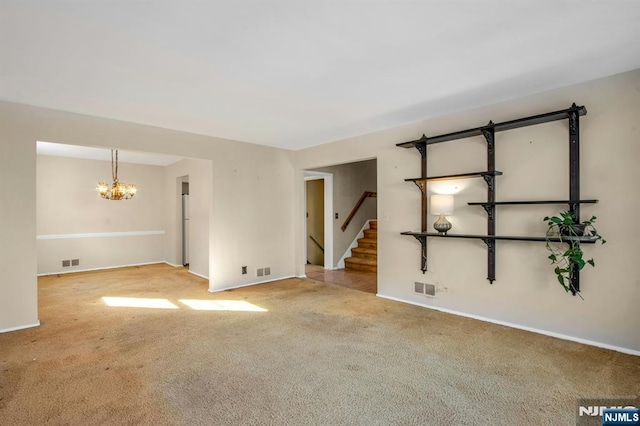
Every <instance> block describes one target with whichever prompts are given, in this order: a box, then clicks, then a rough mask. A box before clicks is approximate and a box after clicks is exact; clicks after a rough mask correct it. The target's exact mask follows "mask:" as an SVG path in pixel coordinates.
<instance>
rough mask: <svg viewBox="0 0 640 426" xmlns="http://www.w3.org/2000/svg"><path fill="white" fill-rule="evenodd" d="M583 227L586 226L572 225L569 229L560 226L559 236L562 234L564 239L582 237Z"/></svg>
mask: <svg viewBox="0 0 640 426" xmlns="http://www.w3.org/2000/svg"><path fill="white" fill-rule="evenodd" d="M585 227H586V226H585V225H583V224H581V223H576V224H573V225H571V227H569V226H561V227H560V234H562V235H563V236H565V237H571V236H578V237H582V236H583V235H584V231H585Z"/></svg>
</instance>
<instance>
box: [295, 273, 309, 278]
mask: <svg viewBox="0 0 640 426" xmlns="http://www.w3.org/2000/svg"><path fill="white" fill-rule="evenodd" d="M296 278H307V275H306V274H302V275H297V276H296Z"/></svg>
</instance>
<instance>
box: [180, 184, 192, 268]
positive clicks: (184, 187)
mask: <svg viewBox="0 0 640 426" xmlns="http://www.w3.org/2000/svg"><path fill="white" fill-rule="evenodd" d="M179 179H180V189H181V191H180V192H181V195H180V197H181V203H180V204H181V206H182V209H181V210H182V214H181V216H180V218H181V220H180V222H181V223H180V225H181V234H182V238H181V241H182V266H184V267H189V240H190V239H189V176H183V177H181V178H179Z"/></svg>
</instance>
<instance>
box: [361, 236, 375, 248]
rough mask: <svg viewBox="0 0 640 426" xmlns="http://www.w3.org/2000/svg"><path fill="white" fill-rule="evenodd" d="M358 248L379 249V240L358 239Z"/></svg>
mask: <svg viewBox="0 0 640 426" xmlns="http://www.w3.org/2000/svg"><path fill="white" fill-rule="evenodd" d="M358 247H364V248H373V249H377V248H378V240H377V239H374V238H358Z"/></svg>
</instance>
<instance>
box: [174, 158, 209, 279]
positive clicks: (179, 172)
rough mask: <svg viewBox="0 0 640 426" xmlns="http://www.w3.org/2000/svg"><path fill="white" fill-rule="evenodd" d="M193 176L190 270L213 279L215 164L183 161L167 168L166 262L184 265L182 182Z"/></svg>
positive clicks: (191, 182) (190, 196)
mask: <svg viewBox="0 0 640 426" xmlns="http://www.w3.org/2000/svg"><path fill="white" fill-rule="evenodd" d="M183 176H188V177H189V194H190V195H189V216H190V219H189V248H190V250H189V271H190V272H192V273H194V274H196V275H199V276H202V277H206V278H208V277H209V220H210V216H211V209H212V203H211V192H212V182H211V161H206V160H191V159H188V160H182V161H179V162H177V163H174V164H172V165H170V166H167V167H165V170H164V194H163V196H164V198H165V199H166V203H167V207H166V209H165V210H164V211H165V223H166V245H165V257H164V258H165V260H166V261H167V262H169V263H171V264H173V265H181V264H182V223H181V222H182V204H181V203H182V201H181V200H182V198H181V196H182V183H181V179H180V178H182V177H183Z"/></svg>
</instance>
